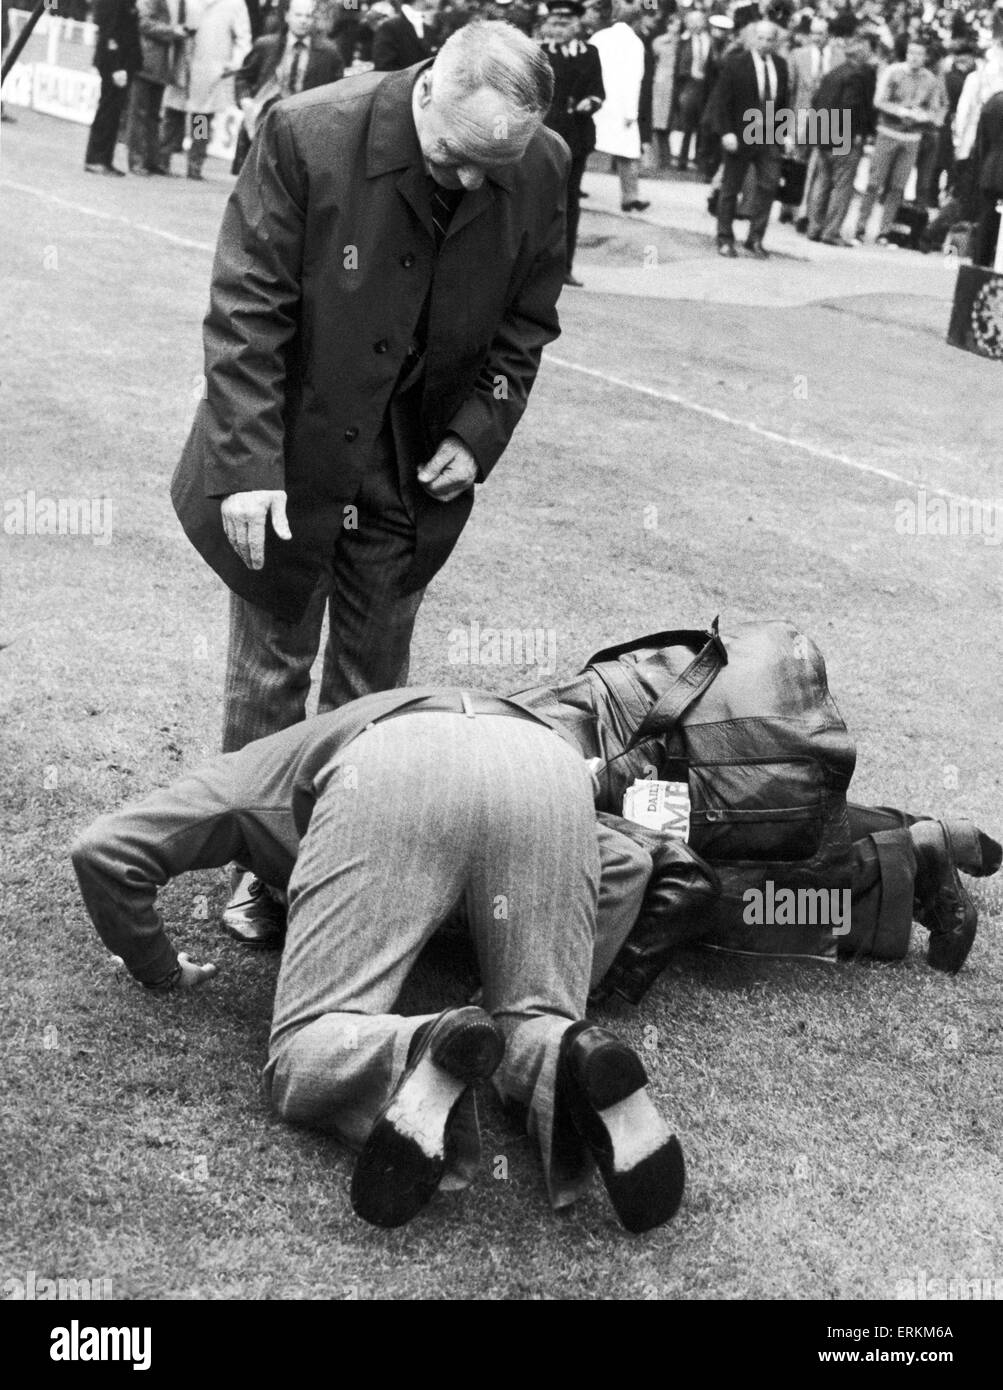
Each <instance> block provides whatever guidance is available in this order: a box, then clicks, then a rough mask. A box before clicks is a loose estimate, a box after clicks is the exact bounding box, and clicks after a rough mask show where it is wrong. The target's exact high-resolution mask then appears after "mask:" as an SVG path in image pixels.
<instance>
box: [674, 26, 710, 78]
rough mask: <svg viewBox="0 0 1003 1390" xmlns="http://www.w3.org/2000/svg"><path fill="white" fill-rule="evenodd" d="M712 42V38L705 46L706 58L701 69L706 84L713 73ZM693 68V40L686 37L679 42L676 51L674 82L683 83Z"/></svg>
mask: <svg viewBox="0 0 1003 1390" xmlns="http://www.w3.org/2000/svg"><path fill="white" fill-rule="evenodd" d="M713 59H714V40H713V38H712V39H711V40H710V42H709V43H708V45H707V58H706V60H705V62H704V68H703V78H702V80H703V82H705V83H706V82H707V81H708V79H709V78H710V77H711V76H712V75H713V72H714V61H713ZM692 67H693V40H692V39H691V38H690V37H689V35H687V36H686V38H684V39H680V40H679V47H678V48H677V49H676V65H675V78H676V82H677V83H679V82H685V81H687V80H688V79H689V78H690V76H691V71H692Z"/></svg>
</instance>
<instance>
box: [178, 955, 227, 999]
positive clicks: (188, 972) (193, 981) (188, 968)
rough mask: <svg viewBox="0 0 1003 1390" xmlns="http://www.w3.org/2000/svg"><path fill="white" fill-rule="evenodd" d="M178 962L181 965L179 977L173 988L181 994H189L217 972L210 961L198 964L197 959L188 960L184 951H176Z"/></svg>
mask: <svg viewBox="0 0 1003 1390" xmlns="http://www.w3.org/2000/svg"><path fill="white" fill-rule="evenodd" d="M178 964H179V965H180V966H181V978H180V980H178V982H177V984H176V985H175V986H174V988H175V989H176V990H178V991H179V992H180V993H181V994H190V993H191V991H192V990H193V989H198V987H199V985H204V984H205V982H206V980H211V979H212V978H213V976H214V975H218V974H219V971H218V970H217V969H216V967H215V966H214V965H213V964H212V962H211V961H206V963H205V965H199V964H198V962H197V961H194V960H190V959H189V957H188V955H187V953H186V952H185V951H179V952H178Z"/></svg>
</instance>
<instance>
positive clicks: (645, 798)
mask: <svg viewBox="0 0 1003 1390" xmlns="http://www.w3.org/2000/svg"><path fill="white" fill-rule="evenodd" d="M623 815H624V819H625V820H632V821H633V822H634V823H635V824H636V825H644V826H647V828H648V829H649V830H658V831H661V833H662V834H663V835H671V836H672V838H673V839H674V840H687V839H689V833H690V791H689V787H688V786H687V785H686V783H685V782H654V781H641V780H640V779H639V778H638V779H635V781H634V783H633V785H632V786H630V787H628V788H627V790H626V791H625V792H624V794H623Z"/></svg>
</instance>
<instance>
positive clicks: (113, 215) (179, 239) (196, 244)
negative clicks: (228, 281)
mask: <svg viewBox="0 0 1003 1390" xmlns="http://www.w3.org/2000/svg"><path fill="white" fill-rule="evenodd" d="M0 187H3V188H13V189H16V190H17V192H18V193H33V194H34V196H35V197H36V198H42V199H43V200H44V201H45V202H47V203H55V204H56V206H57V207H61V208H69V210H70V211H71V212H79V213H82V214H83V215H84V216H85V217H96V218H98V219H99V220H100V221H102V222H117V223H119V224H120V225H122V226H125V227H131V228H132V230H133V231H134V232H146V234H147V235H148V236H158V237H160V238H161V239H162V240H163V241H169V242H171V243H172V245H174V246H185V247H187V248H188V249H189V250H191V251H206V252H208V254H209V255H210V256H211V255H212V253H213V252H214V251H215V249H216V248H215V246H213V245H212V244H211V243H210V242H208V241H193V240H192V238H191V237H186V236H178V235H177V234H176V233H174V232H165V231H164V230H163V228H161V227H151V226H150V224H149V223H148V222H134V221H133V220H132V218H131V217H125V216H124V215H123V214H122V213H118V212H105V210H104V209H103V208H89V207H88V206H87V205H86V203H74V202H71V200H70V199H69V198H60V197H59V196H58V195H57V194H55V193H50V192H48V190H47V189H45V188H35V187H34V186H33V185H32V184H30V183H15V181H14V180H13V179H0Z"/></svg>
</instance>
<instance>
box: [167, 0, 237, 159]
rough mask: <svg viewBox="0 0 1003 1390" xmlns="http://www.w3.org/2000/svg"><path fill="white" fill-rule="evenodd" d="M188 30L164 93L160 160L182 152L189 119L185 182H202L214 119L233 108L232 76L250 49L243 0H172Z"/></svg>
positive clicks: (180, 19) (180, 21)
mask: <svg viewBox="0 0 1003 1390" xmlns="http://www.w3.org/2000/svg"><path fill="white" fill-rule="evenodd" d="M176 3H177V4H178V6H179V10H180V12H181V15H183V17H180V16H179V23H180V24H181V25H182V26H183V27H184V28H186V29H187V30H188V33H189V39H188V42H187V44H186V46H185V52H184V56H183V61H181V62H180V63H179V64H178V65H177V69H176V71H175V74H174V80H173V82H172V84H171V86H169V87H168V89H167V91H166V93H165V94H164V120H163V126H162V128H161V145H160V152H161V161H162V164H163V166H164V167H165V168H166V169H169V168H170V159H171V155H172V154H175V153H177V151H179V150H180V149H181V147H182V144H183V142H184V134H185V119H186V116H187V115H189V114H190V115H191V118H192V130H191V136H192V138H191V144H190V145H189V148H188V177H189V178H190V179H200V178H201V177H202V165H203V164H204V163H205V157H206V151H207V150H208V148H209V135H210V131H211V127H212V119H213V116H214V115H217V114H219V113H220V112H223V111H228V110H229V109H230V107H232V106H233V105H234V95H233V77H232V76H230V75H229V74H231V73H233V72H235V71H236V70H237V69H238V68H239V67H240V65H241V63H242V62H243V61H244V57H245V55H246V53H247V52H248V50H249V49H250V47H251V21H250V18H249V17H248V13H247V6H246V4H245V3H244V0H176Z"/></svg>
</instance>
